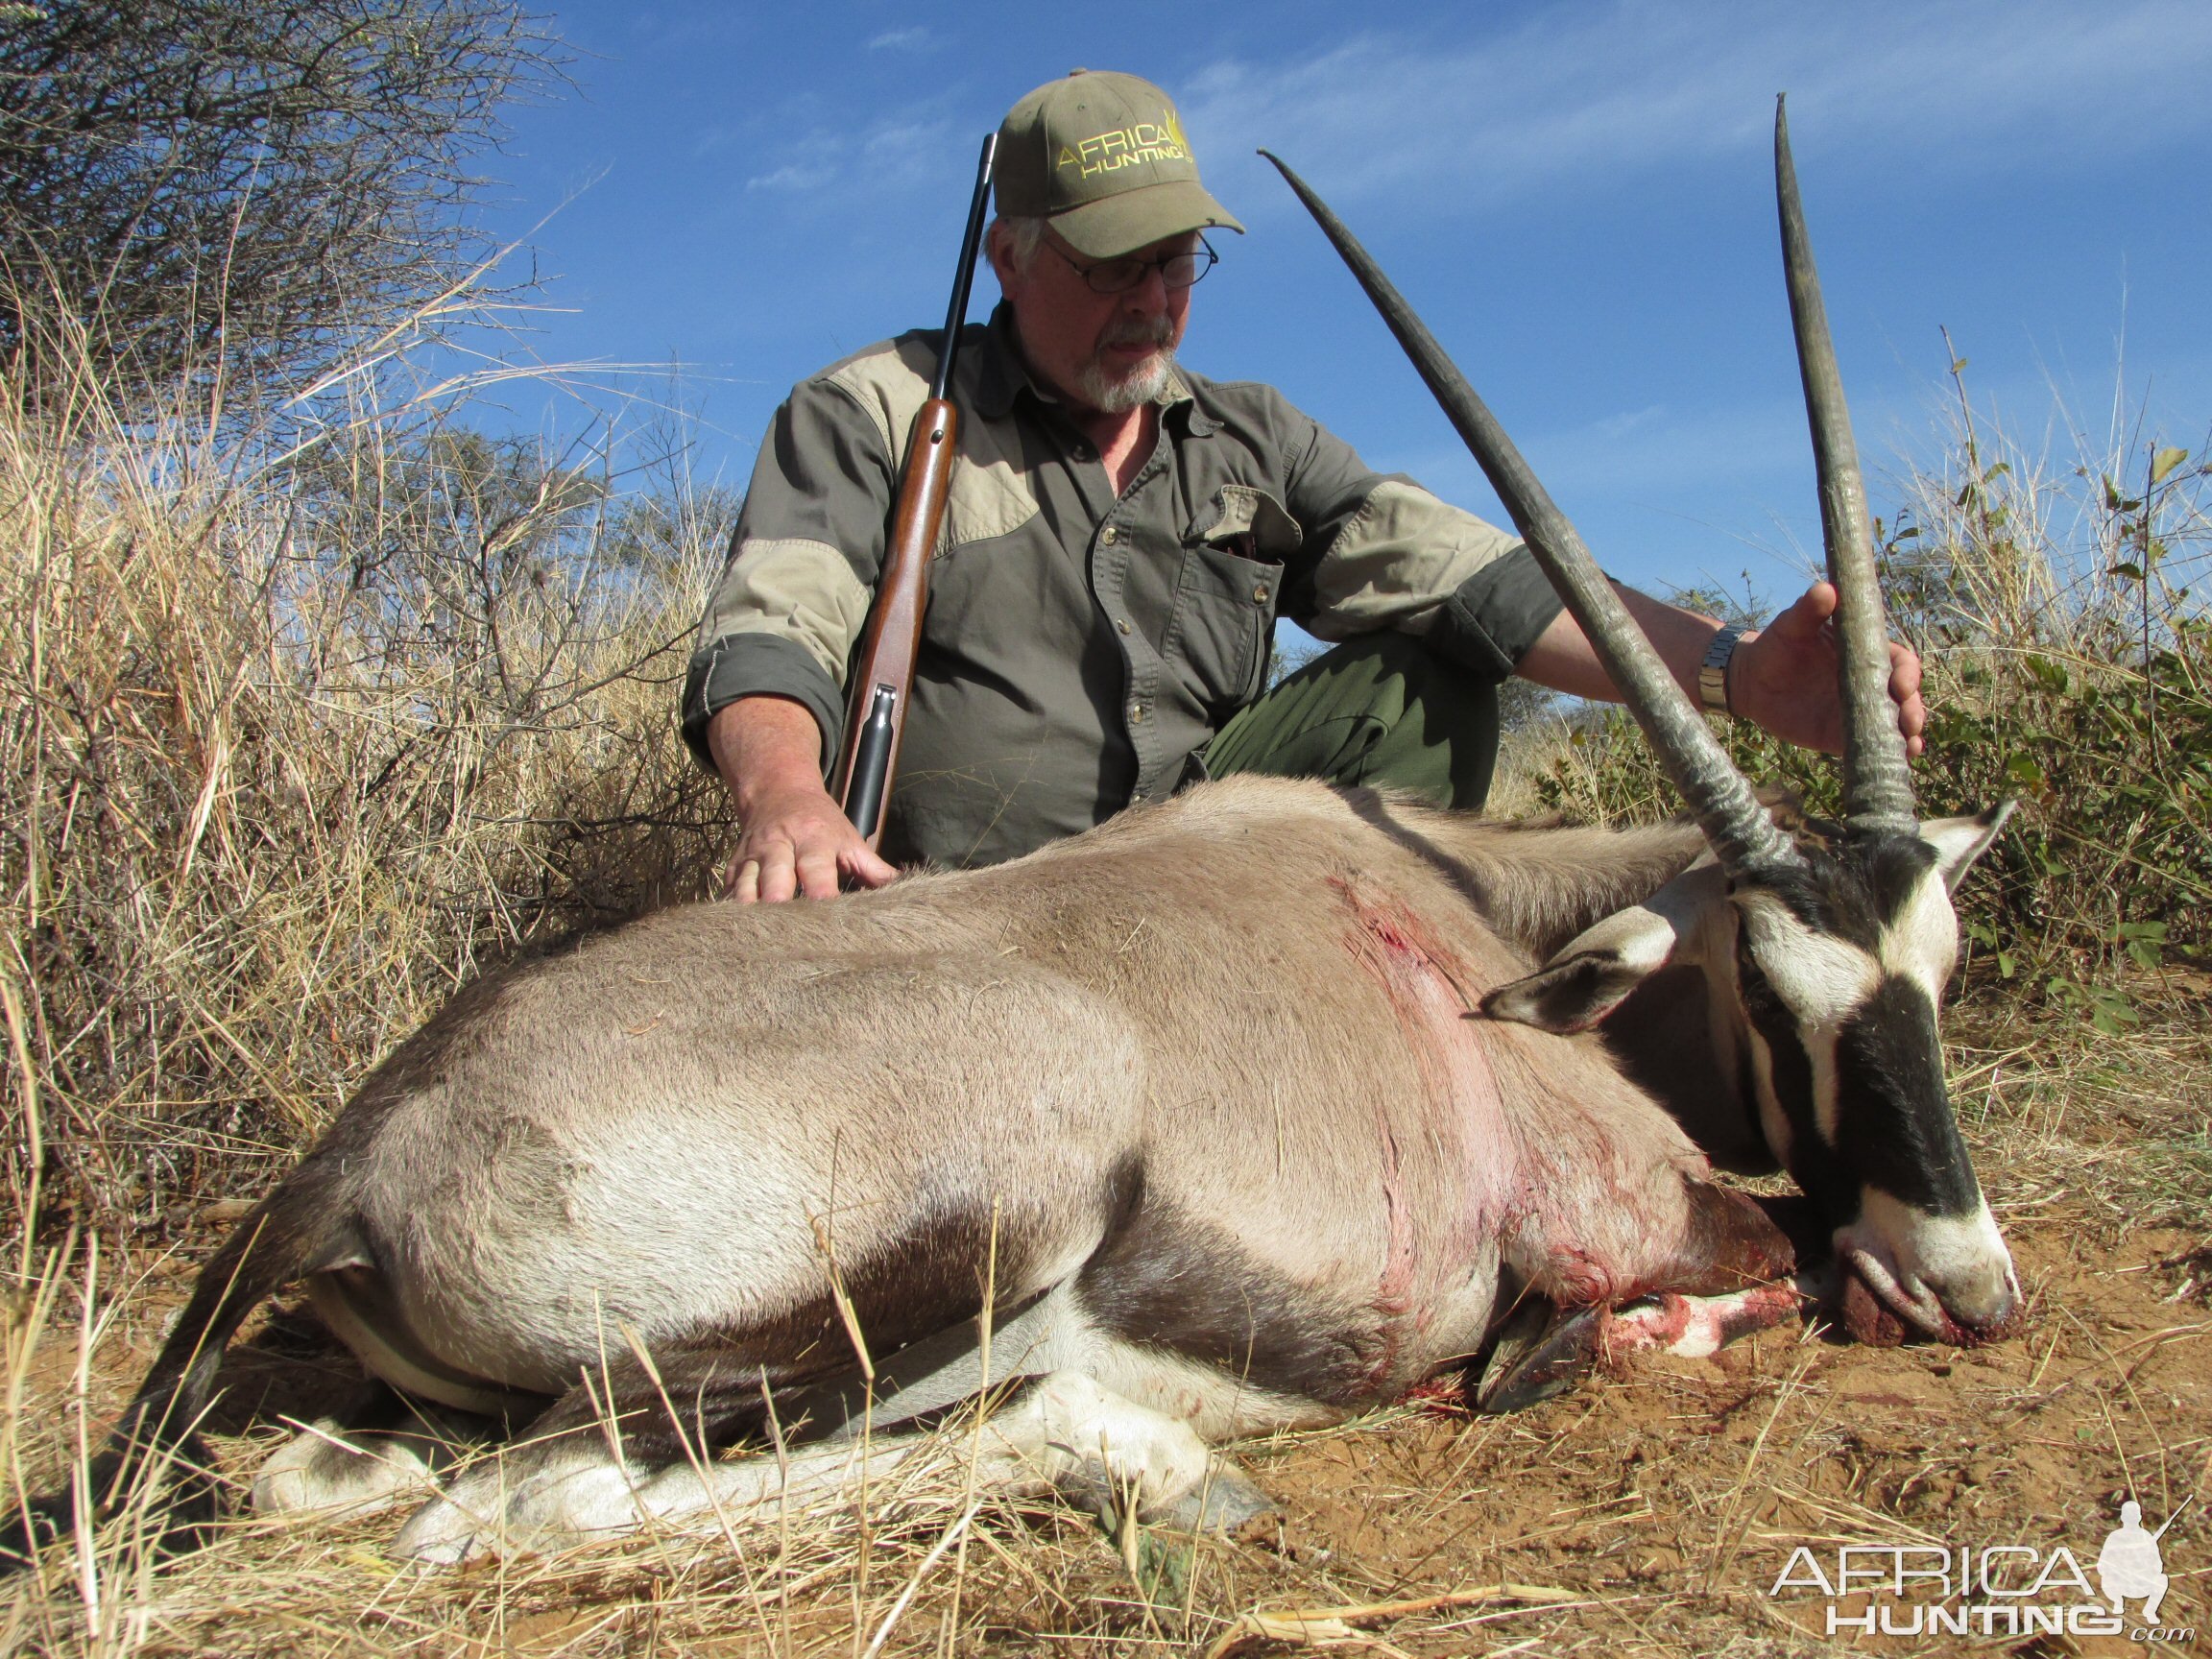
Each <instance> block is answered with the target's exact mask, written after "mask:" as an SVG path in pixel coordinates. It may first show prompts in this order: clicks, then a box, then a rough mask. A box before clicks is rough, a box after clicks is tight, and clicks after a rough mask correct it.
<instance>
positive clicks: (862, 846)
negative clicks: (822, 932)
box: [707, 697, 899, 904]
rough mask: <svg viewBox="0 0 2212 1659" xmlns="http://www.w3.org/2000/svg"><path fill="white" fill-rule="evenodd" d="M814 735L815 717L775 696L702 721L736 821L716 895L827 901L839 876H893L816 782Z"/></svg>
mask: <svg viewBox="0 0 2212 1659" xmlns="http://www.w3.org/2000/svg"><path fill="white" fill-rule="evenodd" d="M821 741H822V739H821V733H819V732H818V731H817V730H816V729H815V725H814V716H813V715H812V714H810V713H808V712H807V711H806V709H805V707H804V706H803V705H801V704H798V703H794V702H792V701H790V700H789V699H787V698H781V697H742V698H739V699H738V700H737V701H736V702H734V703H733V704H731V705H729V706H728V707H727V708H725V709H719V710H717V711H716V713H715V715H714V718H713V719H712V721H710V722H709V725H708V727H707V744H708V748H709V750H710V751H711V752H712V754H713V756H714V765H715V769H716V770H717V771H719V772H720V773H721V774H722V779H723V781H724V782H726V783H728V784H729V785H730V792H731V794H732V795H733V796H734V797H736V801H737V816H738V820H739V822H740V823H741V824H743V826H744V833H743V834H742V835H741V836H740V837H739V838H738V841H737V851H736V853H735V854H734V855H733V857H732V858H731V860H730V868H729V870H728V871H727V872H726V873H725V875H724V876H723V879H722V893H723V897H725V898H729V899H734V900H736V901H737V902H739V903H740V904H752V903H755V902H766V903H771V904H773V903H777V902H781V901H782V900H785V899H791V898H797V897H800V896H802V895H804V896H805V898H808V899H830V898H834V897H835V896H836V894H837V892H838V885H839V880H840V878H847V877H849V878H852V879H853V880H854V882H856V883H857V884H859V885H860V886H863V887H880V886H882V885H883V884H884V883H885V882H886V881H889V880H890V879H891V878H893V877H895V876H897V875H898V874H899V872H898V870H897V868H896V867H895V866H893V865H890V864H886V863H885V862H884V861H883V860H882V859H880V858H878V856H877V855H876V854H874V853H872V852H870V851H869V850H868V843H867V842H866V841H864V840H862V839H861V837H860V832H859V831H858V830H857V829H854V828H853V824H852V821H851V820H850V819H848V818H847V817H846V816H845V814H844V813H843V812H841V811H839V810H838V808H837V803H836V802H835V801H833V800H831V799H830V798H829V790H828V789H826V788H824V787H823V783H822V772H821V766H820V757H821Z"/></svg>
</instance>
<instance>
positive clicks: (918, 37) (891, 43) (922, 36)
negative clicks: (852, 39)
mask: <svg viewBox="0 0 2212 1659" xmlns="http://www.w3.org/2000/svg"><path fill="white" fill-rule="evenodd" d="M931 43H932V41H931V36H930V34H929V31H928V30H926V29H925V28H923V27H921V26H920V25H919V24H917V25H916V26H915V27H913V28H911V29H886V30H884V31H883V33H882V34H880V35H878V36H876V37H875V38H874V39H873V40H871V41H869V42H868V50H869V51H871V52H919V51H922V50H923V49H924V48H925V47H926V46H928V45H930V44H931Z"/></svg>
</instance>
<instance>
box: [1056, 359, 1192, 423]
mask: <svg viewBox="0 0 2212 1659" xmlns="http://www.w3.org/2000/svg"><path fill="white" fill-rule="evenodd" d="M1174 372H1175V353H1174V352H1173V351H1172V350H1171V349H1168V348H1166V347H1165V346H1164V347H1162V348H1161V349H1159V350H1158V351H1156V352H1154V353H1153V354H1152V355H1151V356H1149V357H1147V358H1146V359H1145V360H1144V362H1143V364H1142V367H1140V368H1139V369H1138V370H1137V371H1136V372H1135V373H1131V374H1129V375H1127V376H1126V377H1125V378H1123V379H1119V380H1111V379H1108V378H1107V375H1106V371H1105V369H1104V368H1103V367H1102V366H1101V365H1099V364H1098V363H1096V362H1091V363H1086V364H1085V365H1084V366H1083V384H1082V386H1081V387H1080V388H1079V390H1080V391H1081V392H1082V394H1083V400H1084V401H1085V402H1086V403H1089V404H1090V405H1091V407H1092V408H1094V409H1095V410H1097V411H1098V412H1099V413H1100V414H1102V415H1126V414H1127V413H1128V412H1129V411H1130V410H1132V409H1136V408H1139V407H1142V405H1143V404H1146V403H1149V402H1151V401H1152V399H1153V398H1155V397H1159V396H1160V394H1161V393H1163V392H1165V391H1166V390H1167V380H1168V376H1169V375H1171V374H1173V373H1174Z"/></svg>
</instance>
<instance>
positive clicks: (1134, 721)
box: [1129, 703, 1144, 726]
mask: <svg viewBox="0 0 2212 1659" xmlns="http://www.w3.org/2000/svg"><path fill="white" fill-rule="evenodd" d="M1143 723H1144V705H1143V704H1142V703H1132V704H1130V705H1129V724H1130V725H1132V726H1142V724H1143Z"/></svg>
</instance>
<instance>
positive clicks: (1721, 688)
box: [1697, 622, 1743, 714]
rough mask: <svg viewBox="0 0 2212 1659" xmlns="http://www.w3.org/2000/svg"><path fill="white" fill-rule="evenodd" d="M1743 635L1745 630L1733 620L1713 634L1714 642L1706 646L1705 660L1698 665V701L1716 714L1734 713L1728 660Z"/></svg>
mask: <svg viewBox="0 0 2212 1659" xmlns="http://www.w3.org/2000/svg"><path fill="white" fill-rule="evenodd" d="M1742 638H1743V629H1741V628H1739V627H1738V626H1737V625H1736V624H1735V623H1733V622H1731V623H1729V624H1728V625H1727V626H1726V627H1724V628H1722V629H1721V630H1720V631H1719V633H1718V634H1716V635H1714V636H1713V642H1712V643H1711V644H1710V645H1708V646H1706V647H1705V661H1702V662H1700V663H1699V664H1698V665H1697V701H1698V702H1700V703H1702V704H1704V705H1705V707H1706V708H1708V709H1712V710H1713V712H1714V713H1716V714H1733V713H1735V712H1736V710H1735V709H1732V708H1730V707H1729V705H1728V661H1729V659H1730V658H1732V657H1734V656H1735V655H1736V645H1737V642H1738V641H1739V640H1741V639H1742Z"/></svg>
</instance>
